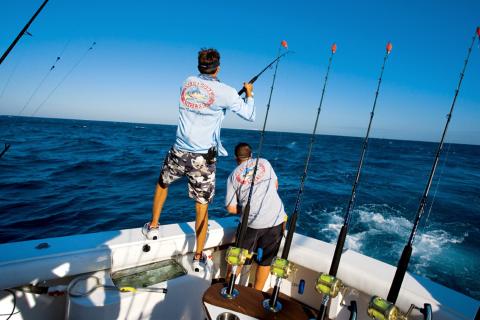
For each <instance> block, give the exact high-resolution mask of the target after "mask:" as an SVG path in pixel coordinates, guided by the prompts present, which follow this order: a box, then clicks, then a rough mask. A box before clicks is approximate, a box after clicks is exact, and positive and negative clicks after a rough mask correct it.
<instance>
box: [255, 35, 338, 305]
mask: <svg viewBox="0 0 480 320" xmlns="http://www.w3.org/2000/svg"><path fill="white" fill-rule="evenodd" d="M336 51H337V45H336V44H335V43H334V44H333V45H332V47H331V53H330V58H329V59H328V67H327V73H326V75H325V80H324V83H323V89H322V95H321V97H320V103H319V105H318V109H317V117H316V119H315V125H314V126H313V132H312V135H311V137H310V145H309V148H308V153H307V157H306V158H305V167H304V170H303V175H302V177H301V179H300V187H299V189H298V193H297V199H296V200H295V207H294V210H293V213H292V216H291V218H290V223H289V225H288V233H287V237H286V239H285V244H284V246H283V251H282V256H281V258H275V259H274V261H273V262H272V271H273V272H274V274H275V276H276V277H277V278H276V280H275V287H274V288H273V292H272V295H271V296H270V298H269V299H266V300H264V301H263V307H264V308H265V309H267V310H270V311H272V312H278V311H280V310H281V309H282V304H281V303H280V302H279V301H277V300H278V294H279V292H280V285H281V282H282V279H287V278H288V277H289V275H290V274H291V273H292V271H293V269H294V268H293V265H292V264H291V263H290V262H289V261H288V260H287V259H288V255H289V253H290V247H291V244H292V238H293V234H294V232H295V227H296V224H297V217H298V214H299V211H300V204H301V202H302V198H303V190H304V186H305V180H306V179H307V172H308V165H309V163H310V157H311V155H312V150H313V145H314V143H315V135H316V132H317V125H318V119H319V117H320V112H321V110H322V104H323V97H324V95H325V89H326V87H327V82H328V75H329V74H330V67H331V65H332V60H333V55H334V54H335V52H336Z"/></svg>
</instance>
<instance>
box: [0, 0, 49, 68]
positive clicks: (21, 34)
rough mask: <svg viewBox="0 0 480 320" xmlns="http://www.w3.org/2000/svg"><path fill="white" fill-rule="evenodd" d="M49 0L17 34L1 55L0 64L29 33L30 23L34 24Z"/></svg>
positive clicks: (46, 0)
mask: <svg viewBox="0 0 480 320" xmlns="http://www.w3.org/2000/svg"><path fill="white" fill-rule="evenodd" d="M47 2H48V0H45V1H44V2H43V3H42V5H41V6H40V7H39V8H38V10H37V12H35V14H34V15H33V16H32V17H31V18H30V20H29V21H28V22H27V24H26V25H25V26H24V27H23V29H22V30H21V31H20V33H19V34H18V35H17V37H16V38H15V39H14V40H13V42H12V43H11V44H10V46H9V47H8V48H7V51H5V52H4V53H3V55H2V57H0V64H2V62H3V60H5V58H6V57H7V56H8V54H9V53H10V51H12V49H13V48H14V47H15V45H16V44H17V42H18V41H19V40H20V38H21V37H22V36H23V35H24V34H28V28H29V27H30V25H31V24H32V22H33V20H35V18H36V17H37V16H38V14H39V13H40V11H42V9H43V7H45V5H46V4H47Z"/></svg>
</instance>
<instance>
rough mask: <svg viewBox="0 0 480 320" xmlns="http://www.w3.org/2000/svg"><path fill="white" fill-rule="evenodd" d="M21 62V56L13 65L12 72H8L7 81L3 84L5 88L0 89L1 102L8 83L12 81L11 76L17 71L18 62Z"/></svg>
mask: <svg viewBox="0 0 480 320" xmlns="http://www.w3.org/2000/svg"><path fill="white" fill-rule="evenodd" d="M22 60H23V56H22V58H19V59H18V61H17V63H15V65H14V66H13V68H12V71H11V72H10V75H9V76H8V78H7V81H6V82H5V86H4V87H3V89H2V93H0V101H2V98H3V95H4V93H5V91H6V90H7V87H8V85H9V84H10V81H11V80H12V77H13V75H14V74H15V71H16V70H17V67H18V66H19V65H20V62H21V61H22Z"/></svg>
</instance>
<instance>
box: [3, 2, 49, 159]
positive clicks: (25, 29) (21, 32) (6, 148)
mask: <svg viewBox="0 0 480 320" xmlns="http://www.w3.org/2000/svg"><path fill="white" fill-rule="evenodd" d="M47 2H48V0H45V1H44V2H43V3H42V5H41V6H40V8H38V10H37V12H35V14H34V15H33V16H32V17H31V18H30V20H29V21H28V22H27V24H26V25H25V26H24V27H23V29H22V30H21V31H20V33H19V34H18V35H17V37H16V38H15V39H14V40H13V42H12V44H10V46H9V47H8V48H7V50H6V51H5V52H4V53H3V55H2V56H1V57H0V64H2V62H3V60H5V59H6V58H7V56H8V54H9V53H10V51H12V49H13V48H14V47H15V45H16V44H17V42H18V40H20V38H21V37H22V36H23V35H24V34H25V33H27V32H28V28H29V27H30V25H31V24H32V22H33V20H35V18H36V17H37V16H38V14H39V13H40V11H42V9H43V7H45V5H46V4H47ZM8 149H10V144H9V143H5V146H4V148H3V151H2V152H1V153H0V158H2V156H3V155H4V154H5V152H7V151H8Z"/></svg>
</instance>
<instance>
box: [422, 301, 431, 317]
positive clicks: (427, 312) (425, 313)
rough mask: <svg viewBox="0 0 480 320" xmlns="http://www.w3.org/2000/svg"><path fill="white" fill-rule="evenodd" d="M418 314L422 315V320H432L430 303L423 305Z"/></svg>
mask: <svg viewBox="0 0 480 320" xmlns="http://www.w3.org/2000/svg"><path fill="white" fill-rule="evenodd" d="M420 312H421V313H422V314H423V320H432V306H431V305H430V303H424V304H423V309H420Z"/></svg>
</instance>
